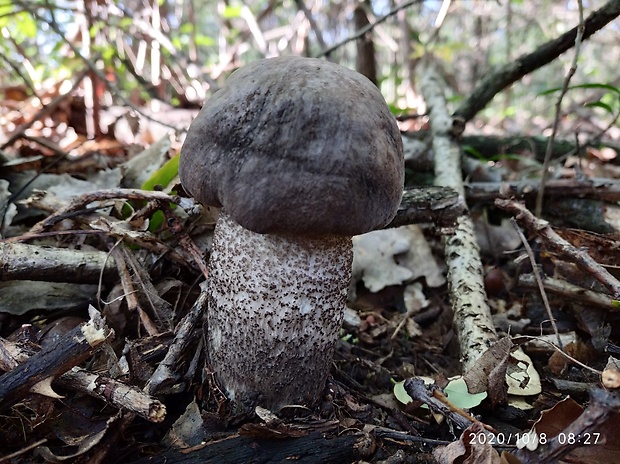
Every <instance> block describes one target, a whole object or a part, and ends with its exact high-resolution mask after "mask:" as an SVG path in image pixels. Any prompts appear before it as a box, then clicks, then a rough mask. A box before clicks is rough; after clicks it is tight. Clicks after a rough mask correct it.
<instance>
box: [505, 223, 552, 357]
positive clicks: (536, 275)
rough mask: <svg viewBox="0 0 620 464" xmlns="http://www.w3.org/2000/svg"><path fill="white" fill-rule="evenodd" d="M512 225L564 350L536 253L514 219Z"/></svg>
mask: <svg viewBox="0 0 620 464" xmlns="http://www.w3.org/2000/svg"><path fill="white" fill-rule="evenodd" d="M510 222H511V224H512V225H513V227H514V228H515V230H516V231H517V234H519V238H520V239H521V243H523V246H524V247H525V252H526V253H527V256H528V258H529V259H530V263H531V264H532V272H533V273H534V278H535V279H536V283H537V284H538V290H539V291H540V296H541V298H542V300H543V304H544V306H545V309H546V310H547V315H548V316H549V322H551V327H553V333H555V336H556V337H557V339H558V346H559V347H560V348H562V349H563V348H564V347H563V345H562V339H561V338H560V332H559V331H558V326H557V324H556V323H555V317H554V316H553V312H551V305H550V304H549V298H547V292H545V287H544V285H543V282H542V278H541V276H540V269H539V268H538V263H536V258H535V257H534V252H533V251H532V247H531V246H530V244H529V243H528V241H527V239H526V238H525V235H523V232H522V231H521V229H520V228H519V226H518V225H517V221H515V219H514V218H511V220H510Z"/></svg>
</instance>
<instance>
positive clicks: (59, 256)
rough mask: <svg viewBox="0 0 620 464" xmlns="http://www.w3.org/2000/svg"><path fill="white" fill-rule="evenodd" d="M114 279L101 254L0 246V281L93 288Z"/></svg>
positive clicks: (111, 265)
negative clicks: (36, 281)
mask: <svg viewBox="0 0 620 464" xmlns="http://www.w3.org/2000/svg"><path fill="white" fill-rule="evenodd" d="M114 277H115V263H114V260H113V259H112V258H111V257H109V256H108V254H107V253H103V252H101V251H82V250H71V249H67V248H54V247H47V246H36V245H28V244H24V243H11V242H0V281H5V280H41V281H47V282H75V283H87V284H96V283H98V282H99V279H100V278H101V279H102V280H103V281H104V282H108V283H109V282H110V281H111V280H112V279H113V278H114Z"/></svg>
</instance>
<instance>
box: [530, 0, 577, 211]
mask: <svg viewBox="0 0 620 464" xmlns="http://www.w3.org/2000/svg"><path fill="white" fill-rule="evenodd" d="M577 4H578V5H579V25H578V26H577V36H576V37H575V55H574V56H573V63H572V64H571V67H570V69H569V70H568V73H567V74H566V77H565V78H564V83H563V84H562V91H561V92H560V96H559V97H558V101H557V102H556V104H555V119H554V120H553V129H552V130H551V136H550V137H549V140H548V141H547V150H546V151H545V160H544V162H543V167H542V177H541V179H540V188H539V189H538V195H537V196H536V207H535V208H534V214H536V216H538V217H540V216H541V213H542V206H543V198H544V195H545V184H546V182H547V178H548V177H549V163H550V161H551V153H552V152H553V141H554V140H555V136H556V134H557V132H558V126H559V125H560V117H561V116H562V100H563V99H564V95H566V92H568V85H569V84H570V81H571V79H572V78H573V76H574V75H575V72H576V71H577V62H578V61H579V52H580V51H581V42H582V40H583V34H584V32H585V30H586V23H585V22H584V19H583V3H582V1H581V0H577Z"/></svg>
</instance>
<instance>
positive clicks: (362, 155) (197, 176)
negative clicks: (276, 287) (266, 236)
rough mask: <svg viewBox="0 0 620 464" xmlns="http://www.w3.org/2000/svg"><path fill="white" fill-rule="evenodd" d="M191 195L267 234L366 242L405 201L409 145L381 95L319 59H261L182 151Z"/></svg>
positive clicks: (213, 106) (239, 75)
mask: <svg viewBox="0 0 620 464" xmlns="http://www.w3.org/2000/svg"><path fill="white" fill-rule="evenodd" d="M179 176H180V179H181V182H182V184H183V187H184V188H185V190H186V191H188V193H190V194H191V195H192V196H194V198H196V199H197V200H198V201H200V202H201V203H203V204H205V205H210V206H217V207H222V206H223V207H224V208H225V210H226V211H227V212H228V214H229V215H230V216H231V217H232V218H233V219H234V220H235V221H237V222H238V223H239V224H240V225H241V226H242V227H244V228H246V229H248V230H251V231H253V232H257V233H279V234H304V235H325V234H335V235H357V234H361V233H365V232H368V231H370V230H373V229H376V228H378V227H381V226H383V225H386V224H387V223H388V222H389V221H391V219H392V218H393V217H394V215H395V213H396V209H397V208H398V205H399V203H400V199H401V195H402V188H403V180H404V167H403V147H402V140H401V137H400V132H399V130H398V127H397V125H396V121H395V119H394V117H393V116H392V115H391V113H390V111H389V109H388V107H387V105H386V103H385V101H384V99H383V96H382V95H381V93H380V92H379V90H378V89H377V88H376V87H375V86H374V85H373V84H372V83H371V82H370V81H369V80H368V79H366V77H364V76H362V75H361V74H359V73H357V72H355V71H353V70H350V69H348V68H345V67H342V66H339V65H336V64H333V63H330V62H327V61H322V60H318V59H313V58H301V57H280V58H272V59H266V60H260V61H255V62H253V63H251V64H249V65H247V66H244V67H243V68H240V69H239V70H237V71H235V72H234V73H233V74H232V75H231V76H230V78H229V79H228V81H227V82H226V85H225V86H224V87H223V88H222V89H221V90H219V91H218V92H216V93H215V94H214V95H213V96H212V97H211V98H210V99H209V100H208V101H207V102H206V103H205V105H204V107H203V109H202V110H201V111H200V113H199V114H198V116H197V117H196V119H195V120H194V122H193V123H192V124H191V126H190V128H189V132H188V134H187V137H186V140H185V142H184V144H183V148H182V149H181V158H180V162H179Z"/></svg>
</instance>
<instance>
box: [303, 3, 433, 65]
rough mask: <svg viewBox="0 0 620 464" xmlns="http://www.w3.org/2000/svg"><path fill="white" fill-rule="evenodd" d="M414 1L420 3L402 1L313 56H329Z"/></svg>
mask: <svg viewBox="0 0 620 464" xmlns="http://www.w3.org/2000/svg"><path fill="white" fill-rule="evenodd" d="M416 3H421V0H410V1H408V2H405V3H403V4H402V5H398V6H396V7H394V8H393V9H392V10H390V11H389V12H388V13H387V14H386V15H385V16H381V17H380V18H378V19H377V20H376V21H375V22H374V23H370V24H369V25H368V26H366V27H363V28H361V29H360V30H359V31H356V32H355V34H353V35H350V36H349V37H347V38H346V39H344V40H341V41H340V42H338V43H337V44H335V45H332V46H331V47H329V48H328V49H327V50H323V51H322V52H321V53H319V54H318V55H316V57H315V58H321V57H323V56H329V55H330V54H331V53H332V52H333V51H334V50H336V49H338V48H340V47H342V46H343V45H345V44H348V43H349V42H351V41H353V40H357V39H359V38H360V37H363V36H364V35H365V34H366V33H367V32H370V31H372V30H373V29H374V28H375V26H377V25H379V24H381V23H382V22H384V21H385V20H386V19H388V18H390V17H392V16H394V15H395V14H396V13H398V12H399V11H400V10H404V9H405V8H409V7H410V6H411V5H415V4H416Z"/></svg>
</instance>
